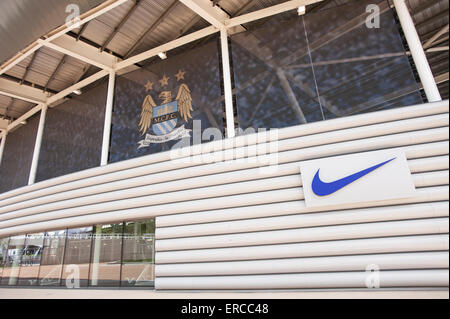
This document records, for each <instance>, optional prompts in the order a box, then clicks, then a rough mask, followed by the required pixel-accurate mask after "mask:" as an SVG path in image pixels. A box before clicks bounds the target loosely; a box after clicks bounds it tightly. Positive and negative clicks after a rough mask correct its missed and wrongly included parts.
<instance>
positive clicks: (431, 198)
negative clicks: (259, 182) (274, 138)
mask: <svg viewBox="0 0 450 319" xmlns="http://www.w3.org/2000/svg"><path fill="white" fill-rule="evenodd" d="M274 195H275V194H273V193H272V192H267V193H266V194H263V196H264V197H269V198H271V197H270V196H274ZM276 195H278V194H276ZM246 200H247V205H246V206H245V207H233V208H224V209H217V210H208V211H200V210H198V211H196V212H191V213H184V214H183V213H181V214H174V215H170V214H165V215H167V216H163V214H159V215H157V216H158V217H157V218H156V226H157V227H168V226H177V225H191V224H198V223H199V222H200V221H201V222H202V223H208V222H219V221H231V220H240V219H249V218H259V217H270V216H281V215H289V214H305V213H314V212H320V211H323V210H324V208H323V207H318V208H317V207H316V208H311V207H306V205H305V202H304V201H303V197H302V198H301V199H300V200H298V199H297V201H293V202H282V201H280V202H279V203H273V204H272V203H270V200H269V201H268V200H267V199H265V200H266V201H268V202H267V203H266V205H263V204H257V203H255V201H254V200H252V198H246ZM261 200H262V199H261ZM447 200H449V188H448V186H438V187H430V188H419V189H417V190H416V196H414V197H411V198H406V199H397V200H390V201H383V202H373V203H358V204H351V205H345V206H342V207H333V208H329V209H327V210H328V211H337V210H343V209H354V208H369V207H379V206H390V205H404V204H414V203H428V202H438V201H447ZM253 205H254V206H253ZM135 212H136V211H135Z"/></svg>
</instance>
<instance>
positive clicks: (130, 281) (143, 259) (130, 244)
mask: <svg viewBox="0 0 450 319" xmlns="http://www.w3.org/2000/svg"><path fill="white" fill-rule="evenodd" d="M154 240H155V220H154V219H150V220H147V221H142V222H127V223H126V224H125V231H124V237H123V257H122V286H125V287H142V286H153V285H154Z"/></svg>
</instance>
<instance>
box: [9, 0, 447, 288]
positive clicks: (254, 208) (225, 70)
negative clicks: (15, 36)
mask: <svg viewBox="0 0 450 319" xmlns="http://www.w3.org/2000/svg"><path fill="white" fill-rule="evenodd" d="M171 2H173V1H163V0H161V1H159V0H158V1H140V2H139V1H136V2H135V1H127V0H116V1H112V0H110V1H105V2H103V3H100V4H96V6H95V7H94V8H92V9H90V10H87V11H86V12H85V13H83V14H82V15H81V16H80V17H79V18H78V20H76V19H75V20H74V21H69V22H70V23H69V22H68V23H66V24H63V25H62V26H61V27H59V28H57V29H55V30H53V31H51V32H50V33H48V34H47V35H45V36H40V37H39V39H37V40H36V41H35V42H34V43H32V44H31V45H29V46H28V47H26V48H25V49H23V48H21V51H20V52H19V53H18V54H17V55H15V56H13V57H12V58H11V57H10V59H9V60H7V61H6V62H4V63H3V64H2V66H1V72H0V74H1V77H0V97H2V98H4V99H5V100H6V101H11V104H9V105H15V106H16V108H14V107H9V109H8V107H6V111H5V112H3V113H2V115H3V119H2V121H3V122H5V123H6V124H5V125H4V127H2V133H1V135H0V137H1V148H0V160H1V162H0V286H5V287H17V286H26V287H69V288H73V287H75V288H76V287H127V288H133V287H134V288H136V287H146V288H147V289H156V290H222V289H223V290H240V289H244V290H262V289H263V290H264V289H269V290H275V289H336V290H339V289H349V288H351V289H405V288H406V289H415V290H421V289H432V290H439V289H444V290H446V289H447V290H448V261H449V255H448V248H449V237H448V208H449V204H448V198H449V189H448V178H449V175H448V168H449V163H448V154H449V153H448V152H449V144H448V137H449V136H448V135H449V130H448V124H449V114H448V112H449V101H448V70H447V75H446V76H447V78H446V80H445V79H444V78H445V74H444V75H443V76H442V75H441V76H440V77H439V76H437V75H436V74H433V71H434V72H435V67H441V65H442V63H443V62H442V58H441V60H439V61H440V62H436V60H433V63H435V64H433V63H432V61H431V58H430V54H442V52H443V53H444V54H446V58H445V56H444V60H445V59H446V63H447V64H446V65H447V69H448V24H447V27H446V28H447V29H446V30H447V31H446V32H447V33H445V26H444V29H442V27H439V25H437V26H436V24H438V22H439V21H438V19H437V18H436V19H434V20H433V19H431V20H430V21H432V22H433V23H434V25H432V26H430V27H429V28H430V30H435V29H436V28H437V31H436V32H431V35H430V36H428V39H427V41H425V44H424V41H423V40H422V39H421V38H420V37H419V34H421V32H419V33H418V30H419V27H418V25H417V23H415V22H416V21H415V20H414V19H413V18H414V16H412V15H411V13H410V11H411V10H412V8H414V7H418V6H421V10H425V11H426V10H430V11H429V12H431V13H430V14H431V15H432V16H433V17H434V16H439V17H441V18H443V19H444V20H445V15H444V16H443V15H442V14H436V13H435V12H434V11H433V10H438V12H440V11H439V10H442V8H443V7H444V10H445V13H446V19H447V23H448V11H447V9H448V1H437V2H436V1H428V2H429V3H428V2H427V1H421V2H420V4H417V3H416V2H414V1H405V0H393V1H384V0H383V1H379V0H360V1H318V0H293V1H287V2H283V1H262V0H261V1H254V0H253V1H249V2H248V3H246V4H245V5H244V4H242V3H238V1H233V0H222V1H215V2H214V3H213V2H212V1H207V0H181V1H175V2H173V3H171ZM425 2H427V6H425ZM445 6H447V7H446V8H445ZM163 9H164V10H163ZM158 10H160V11H161V12H160V13H158V14H156V13H155V12H159V11H158ZM425 11H423V12H422V11H421V13H420V14H424V15H426V14H427V13H429V12H428V11H427V12H425ZM69 12H70V11H69ZM424 12H425V13H424ZM442 12H443V11H442ZM415 19H416V18H415ZM149 21H150V22H149ZM423 27H424V24H422V25H421V28H423ZM427 27H428V26H427ZM139 28H140V29H139ZM139 30H144V31H145V32H144V31H139ZM179 30H183V31H182V32H181V33H180V31H179ZM442 30H444V31H442ZM170 32H172V34H170ZM183 32H184V33H183ZM422 33H423V32H422ZM428 33H430V32H428ZM174 34H175V35H176V36H175V37H174ZM445 34H447V38H446V40H445ZM158 37H159V38H158ZM442 37H444V42H442V41H441V40H442ZM134 38H137V39H138V41H136V40H135V39H134ZM445 41H446V42H445ZM149 43H151V44H152V45H150V44H149ZM154 43H159V45H155V44H154ZM445 46H446V48H447V49H446V50H445ZM22 49H23V50H22ZM430 50H431V51H430ZM433 50H434V51H433ZM436 63H437V64H436ZM444 64H445V63H444ZM86 66H89V67H86ZM80 70H82V74H81V76H80V74H79V73H80ZM20 78H22V81H21V82H17V81H15V80H14V79H20ZM67 83H71V84H70V85H68V84H67ZM74 83H75V84H74ZM31 84H33V85H31ZM442 84H443V85H444V86H443V85H442ZM445 85H446V86H445ZM444 98H447V99H444ZM0 101H1V102H2V103H3V100H0ZM8 103H9V102H8ZM0 110H1V109H0ZM14 112H16V113H14ZM0 123H2V122H0ZM2 125H3V124H2Z"/></svg>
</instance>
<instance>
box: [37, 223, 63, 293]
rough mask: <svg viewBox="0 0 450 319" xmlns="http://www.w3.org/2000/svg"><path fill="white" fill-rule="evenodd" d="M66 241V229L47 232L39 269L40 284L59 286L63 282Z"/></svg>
mask: <svg viewBox="0 0 450 319" xmlns="http://www.w3.org/2000/svg"><path fill="white" fill-rule="evenodd" d="M65 243H66V230H59V231H52V232H46V233H45V239H44V249H43V252H42V258H41V267H40V270H39V285H41V286H58V285H59V284H60V283H61V272H62V264H63V258H64V249H65Z"/></svg>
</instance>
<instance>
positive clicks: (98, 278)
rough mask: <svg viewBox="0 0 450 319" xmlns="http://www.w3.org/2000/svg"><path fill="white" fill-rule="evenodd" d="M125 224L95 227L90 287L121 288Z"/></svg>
mask: <svg viewBox="0 0 450 319" xmlns="http://www.w3.org/2000/svg"><path fill="white" fill-rule="evenodd" d="M122 232H123V224H113V225H97V226H95V227H94V240H93V244H92V261H91V269H90V276H89V279H90V281H89V283H90V286H99V287H107V286H120V267H121V264H120V261H121V258H122Z"/></svg>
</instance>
